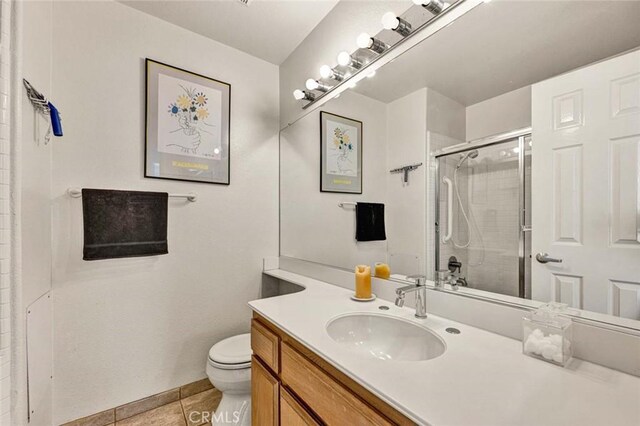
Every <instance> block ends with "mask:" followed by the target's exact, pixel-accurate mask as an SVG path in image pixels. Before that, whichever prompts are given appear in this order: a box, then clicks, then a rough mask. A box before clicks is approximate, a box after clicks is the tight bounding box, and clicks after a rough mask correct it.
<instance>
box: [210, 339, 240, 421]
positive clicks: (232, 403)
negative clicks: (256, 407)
mask: <svg viewBox="0 0 640 426" xmlns="http://www.w3.org/2000/svg"><path fill="white" fill-rule="evenodd" d="M206 370H207V376H209V380H210V381H211V383H212V384H213V386H214V387H215V388H216V389H218V390H219V391H220V392H222V400H221V401H220V405H219V406H218V408H217V409H216V411H215V413H214V415H213V418H212V422H211V423H212V425H213V426H222V425H238V426H250V425H251V334H249V333H247V334H239V335H237V336H233V337H229V338H227V339H224V340H221V341H219V342H218V343H216V344H215V345H213V346H212V347H211V350H210V351H209V358H208V360H207V367H206Z"/></svg>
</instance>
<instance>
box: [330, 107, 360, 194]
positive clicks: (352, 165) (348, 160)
mask: <svg viewBox="0 0 640 426" xmlns="http://www.w3.org/2000/svg"><path fill="white" fill-rule="evenodd" d="M362 127H363V124H362V121H359V120H354V119H352V118H348V117H343V116H341V115H337V114H333V113H330V112H326V111H321V112H320V192H337V193H346V194H362Z"/></svg>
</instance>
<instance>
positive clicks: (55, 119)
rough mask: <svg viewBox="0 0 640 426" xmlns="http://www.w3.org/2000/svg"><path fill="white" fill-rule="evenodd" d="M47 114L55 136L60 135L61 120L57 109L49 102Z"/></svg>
mask: <svg viewBox="0 0 640 426" xmlns="http://www.w3.org/2000/svg"><path fill="white" fill-rule="evenodd" d="M48 106H49V114H50V115H51V127H52V128H53V134H54V135H55V136H62V122H61V120H60V113H59V112H58V109H57V108H56V107H55V106H53V104H52V103H51V102H49V103H48Z"/></svg>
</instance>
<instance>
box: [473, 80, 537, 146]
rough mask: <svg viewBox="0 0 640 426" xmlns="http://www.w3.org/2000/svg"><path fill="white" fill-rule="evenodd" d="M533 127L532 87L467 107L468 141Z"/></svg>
mask: <svg viewBox="0 0 640 426" xmlns="http://www.w3.org/2000/svg"><path fill="white" fill-rule="evenodd" d="M529 126H531V86H525V87H522V88H520V89H516V90H514V91H512V92H508V93H505V94H503V95H499V96H496V97H495V98H491V99H487V100H486V101H482V102H478V103H477V104H475V105H470V106H468V107H467V134H466V137H467V140H468V141H472V140H476V139H480V138H484V137H486V136H491V135H495V134H499V133H504V132H508V131H510V130H517V129H522V128H523V127H529Z"/></svg>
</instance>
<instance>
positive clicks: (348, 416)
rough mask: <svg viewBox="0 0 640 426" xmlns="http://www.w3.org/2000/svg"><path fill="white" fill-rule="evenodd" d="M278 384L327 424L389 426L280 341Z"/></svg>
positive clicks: (387, 421) (352, 395)
mask: <svg viewBox="0 0 640 426" xmlns="http://www.w3.org/2000/svg"><path fill="white" fill-rule="evenodd" d="M281 362H282V373H281V374H280V378H281V379H282V383H283V384H285V385H286V386H288V387H289V388H291V390H292V391H293V392H295V394H296V395H298V396H299V397H300V399H302V400H303V401H304V402H305V404H307V405H308V406H309V408H311V410H313V412H314V413H316V414H317V415H318V416H319V417H320V419H321V420H322V421H323V422H325V423H326V424H327V425H362V426H365V425H392V424H393V423H391V422H390V421H389V420H388V419H387V418H385V417H384V416H382V415H381V414H380V413H378V412H377V411H375V410H374V409H373V408H372V407H371V406H369V405H368V404H366V403H365V402H364V401H362V400H361V399H359V398H358V397H356V396H355V395H354V394H352V393H351V392H350V391H349V390H348V389H346V388H345V387H343V386H342V385H341V384H340V383H338V382H337V381H335V380H334V379H333V378H332V377H330V376H329V375H328V374H327V373H325V372H324V371H322V370H321V369H320V368H318V367H316V366H315V365H314V364H313V363H311V361H309V360H308V359H307V358H306V357H304V356H303V355H301V354H300V353H299V352H297V351H296V350H295V349H293V348H292V347H291V346H289V345H288V344H286V343H283V344H282V354H281Z"/></svg>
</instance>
